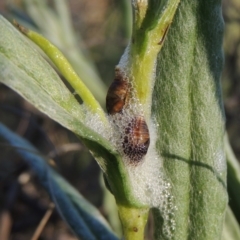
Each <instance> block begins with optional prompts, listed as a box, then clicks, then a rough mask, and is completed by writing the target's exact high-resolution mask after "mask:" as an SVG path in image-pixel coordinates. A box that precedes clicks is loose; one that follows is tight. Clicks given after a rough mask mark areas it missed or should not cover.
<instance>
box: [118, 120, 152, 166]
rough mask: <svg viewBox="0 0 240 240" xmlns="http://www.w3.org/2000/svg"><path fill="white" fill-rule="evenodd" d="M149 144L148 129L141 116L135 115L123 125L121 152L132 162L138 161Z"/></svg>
mask: <svg viewBox="0 0 240 240" xmlns="http://www.w3.org/2000/svg"><path fill="white" fill-rule="evenodd" d="M149 144H150V137H149V130H148V126H147V123H146V121H145V120H144V118H143V117H142V116H138V117H135V118H134V119H132V121H131V122H130V123H129V124H128V125H127V126H126V127H125V129H124V136H123V143H122V147H123V152H124V153H125V154H126V155H127V156H128V157H129V159H130V161H131V162H132V163H138V162H140V161H141V160H142V158H143V157H144V156H145V155H146V153H147V151H148V147H149Z"/></svg>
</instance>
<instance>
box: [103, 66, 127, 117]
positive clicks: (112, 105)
mask: <svg viewBox="0 0 240 240" xmlns="http://www.w3.org/2000/svg"><path fill="white" fill-rule="evenodd" d="M115 75H116V76H115V79H114V81H113V83H112V84H111V85H110V87H109V89H108V93H107V97H106V108H107V112H108V113H109V114H111V115H113V114H116V113H120V112H122V109H123V107H124V105H125V103H126V100H127V96H128V83H127V79H126V78H124V77H123V76H122V74H121V73H120V70H119V69H118V68H116V70H115Z"/></svg>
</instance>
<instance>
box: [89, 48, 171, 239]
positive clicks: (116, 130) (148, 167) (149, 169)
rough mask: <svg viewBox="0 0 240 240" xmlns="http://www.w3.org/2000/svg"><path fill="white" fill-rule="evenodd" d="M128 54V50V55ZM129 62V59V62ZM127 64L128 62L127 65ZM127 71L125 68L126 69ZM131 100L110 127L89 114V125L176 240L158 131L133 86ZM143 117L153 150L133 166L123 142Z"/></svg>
mask: <svg viewBox="0 0 240 240" xmlns="http://www.w3.org/2000/svg"><path fill="white" fill-rule="evenodd" d="M125 54H128V50H126V51H125ZM126 59H127V58H126ZM123 62H124V61H123ZM118 68H119V69H120V70H121V73H122V75H123V76H124V77H126V79H128V78H127V74H128V73H126V72H125V71H123V68H122V66H121V67H120V66H118ZM124 70H125V68H124ZM129 87H130V93H131V96H130V98H129V99H128V102H127V103H126V105H125V106H124V107H123V109H122V112H121V113H117V114H113V115H109V116H108V120H109V122H110V127H109V126H108V127H107V128H106V125H104V124H103V122H102V121H101V120H100V119H99V117H98V116H97V115H93V114H91V113H90V112H89V111H86V113H87V114H88V116H86V119H87V120H86V125H88V126H89V127H90V128H91V129H93V130H94V131H96V132H97V133H99V134H100V135H101V136H102V137H104V138H106V139H107V140H108V141H109V142H110V143H111V144H112V145H113V146H114V147H115V148H116V149H117V150H118V151H119V153H120V154H121V156H122V157H123V158H122V160H123V162H124V164H125V167H126V170H127V173H128V175H129V181H130V184H131V189H132V190H133V195H134V196H135V198H136V200H137V201H138V202H141V203H142V204H143V205H147V206H150V208H157V209H159V211H160V213H161V215H162V217H163V219H164V223H163V234H164V236H165V238H166V239H172V236H173V233H174V229H175V217H174V216H175V211H176V206H175V204H174V198H173V196H172V194H171V184H170V183H169V181H167V179H166V176H165V175H164V170H163V166H162V160H161V157H160V156H159V155H158V153H157V151H156V147H155V144H156V140H157V127H156V123H155V122H154V121H153V120H147V119H145V118H144V112H143V110H142V109H143V108H142V106H141V104H140V103H139V101H138V99H137V98H136V93H135V90H134V88H133V87H132V86H131V84H130V82H129ZM139 116H141V117H143V118H144V119H145V120H146V121H147V125H148V128H149V134H150V146H149V149H148V152H147V154H146V155H145V156H144V157H143V158H142V159H141V160H140V161H139V162H133V161H132V160H131V159H130V158H129V156H127V155H126V154H124V149H123V144H122V143H123V140H124V137H125V134H126V132H125V129H126V126H128V125H129V123H131V121H132V120H133V119H134V118H136V117H139Z"/></svg>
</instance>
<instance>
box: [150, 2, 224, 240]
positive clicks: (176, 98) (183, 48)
mask: <svg viewBox="0 0 240 240" xmlns="http://www.w3.org/2000/svg"><path fill="white" fill-rule="evenodd" d="M222 38H223V21H222V15H221V2H220V1H218V0H216V1H208V0H203V1H188V0H182V1H181V2H180V5H179V8H178V10H177V13H176V15H175V18H174V21H173V23H172V25H171V28H170V30H169V33H168V35H167V37H166V41H165V43H164V47H163V49H162V51H161V53H160V55H159V59H158V63H157V64H158V68H157V80H156V85H155V87H154V95H153V99H154V100H153V113H154V117H155V118H156V121H157V131H158V141H157V150H158V153H159V154H160V155H161V156H162V158H163V163H161V162H159V168H160V167H161V166H162V164H163V166H164V171H165V173H166V175H167V178H168V179H169V180H168V181H169V183H170V185H171V189H170V190H171V195H172V197H173V206H174V207H175V208H174V207H169V208H170V209H169V211H171V212H172V215H171V216H170V219H169V218H168V219H166V217H164V215H163V214H162V212H161V209H158V210H155V211H154V218H155V220H156V221H155V228H156V235H155V238H156V239H161V240H162V239H194V240H200V239H204V240H213V239H220V238H221V235H222V228H223V223H224V215H225V209H226V207H227V202H228V196H227V189H226V160H225V156H224V143H223V139H224V121H225V120H224V110H223V106H222V97H221V87H220V75H221V71H222V65H223V54H222Z"/></svg>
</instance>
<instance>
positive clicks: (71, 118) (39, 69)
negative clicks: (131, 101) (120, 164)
mask: <svg viewBox="0 0 240 240" xmlns="http://www.w3.org/2000/svg"><path fill="white" fill-rule="evenodd" d="M0 31H1V35H0V82H2V83H4V84H6V85H8V86H9V87H11V88H12V89H14V90H15V91H16V92H18V93H19V94H21V95H22V96H23V97H24V98H26V99H27V100H28V101H30V102H31V103H32V104H33V105H34V106H35V107H37V108H38V109H39V110H40V111H42V112H44V113H45V114H47V115H48V116H49V117H51V118H52V119H54V120H55V121H57V122H59V123H60V124H62V125H63V126H64V127H66V128H68V129H70V130H71V131H73V132H74V133H76V134H78V135H79V136H80V137H81V138H82V139H83V140H84V139H86V141H87V142H88V143H90V142H94V141H96V143H95V144H92V147H93V148H91V150H93V151H94V150H95V152H97V151H98V147H97V146H96V145H100V144H101V145H102V146H104V148H107V149H110V152H111V153H116V152H115V150H114V148H113V147H112V146H111V144H110V143H109V142H108V141H107V140H106V139H105V138H103V137H102V136H101V135H99V134H98V133H96V132H95V131H94V130H92V129H90V128H89V127H87V126H86V120H87V119H86V118H87V117H88V118H89V116H87V115H86V111H84V112H83V107H82V106H81V105H80V104H79V103H78V102H77V100H76V99H75V97H74V96H73V94H71V92H70V91H69V90H68V89H67V87H66V86H65V85H64V84H63V82H62V80H61V79H60V78H59V76H58V75H57V73H56V72H55V71H54V70H53V68H52V67H51V66H50V65H49V64H48V63H47V62H46V61H45V60H44V59H43V58H42V57H41V55H40V54H39V53H38V52H37V51H36V50H34V49H33V48H31V46H30V45H29V42H28V41H27V40H26V39H25V37H24V36H22V35H21V34H20V33H19V32H18V31H17V30H16V29H15V28H14V27H13V26H12V25H11V24H10V23H9V22H7V21H6V20H5V19H4V18H3V17H0ZM91 117H92V118H94V115H92V116H91ZM95 118H96V119H95V122H97V120H98V122H99V124H98V127H99V125H101V121H100V120H99V119H98V118H97V117H96V116H95ZM88 121H89V119H88ZM106 127H107V126H106ZM102 128H103V130H102V131H104V126H102ZM100 151H101V152H102V150H100ZM99 159H100V158H99ZM99 164H100V165H102V167H104V162H103V160H102V161H101V162H99Z"/></svg>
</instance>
